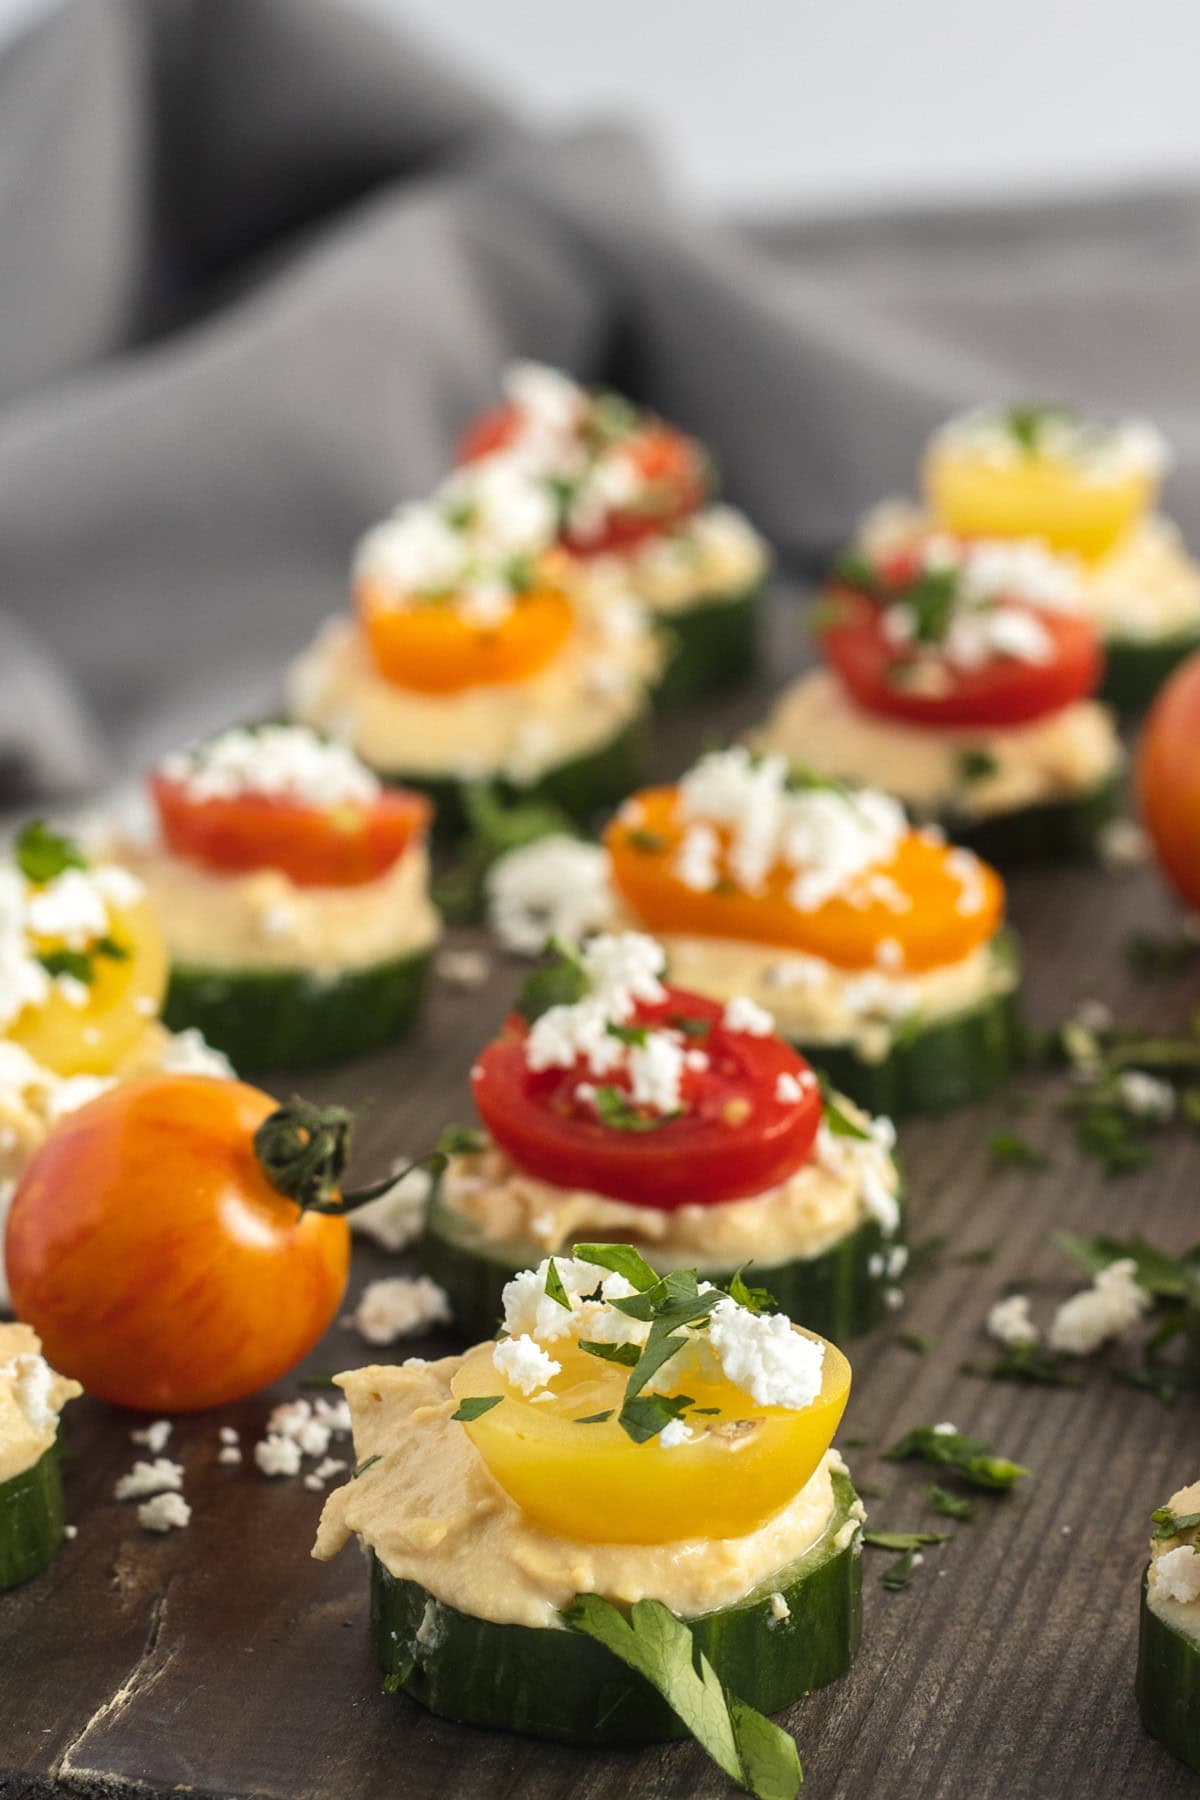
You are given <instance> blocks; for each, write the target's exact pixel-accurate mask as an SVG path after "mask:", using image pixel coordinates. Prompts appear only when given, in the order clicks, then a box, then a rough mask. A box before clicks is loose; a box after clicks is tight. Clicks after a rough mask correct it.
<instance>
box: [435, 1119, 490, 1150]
mask: <svg viewBox="0 0 1200 1800" xmlns="http://www.w3.org/2000/svg"><path fill="white" fill-rule="evenodd" d="M487 1146H488V1141H487V1134H486V1133H485V1132H482V1131H480V1130H479V1129H478V1127H477V1126H475V1125H447V1126H446V1129H445V1130H444V1131H443V1132H442V1135H441V1137H440V1138H439V1139H438V1141H437V1147H438V1151H439V1154H440V1155H442V1156H478V1155H479V1154H480V1153H481V1152H482V1151H484V1150H486V1149H487Z"/></svg>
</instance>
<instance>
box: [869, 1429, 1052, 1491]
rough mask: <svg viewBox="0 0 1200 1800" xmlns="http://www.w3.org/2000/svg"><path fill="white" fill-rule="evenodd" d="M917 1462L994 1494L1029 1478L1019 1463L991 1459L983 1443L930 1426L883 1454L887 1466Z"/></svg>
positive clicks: (987, 1447) (916, 1430)
mask: <svg viewBox="0 0 1200 1800" xmlns="http://www.w3.org/2000/svg"><path fill="white" fill-rule="evenodd" d="M918 1459H919V1460H921V1461H924V1462H927V1463H928V1464H929V1465H930V1467H931V1468H935V1469H945V1470H946V1471H947V1472H948V1473H949V1474H952V1475H956V1476H957V1477H958V1478H959V1480H960V1481H965V1482H967V1483H968V1484H969V1485H970V1486H971V1487H979V1488H987V1489H989V1490H992V1491H994V1492H1006V1491H1007V1490H1008V1489H1010V1488H1012V1487H1014V1486H1015V1485H1016V1483H1017V1482H1018V1481H1019V1480H1020V1478H1021V1476H1022V1475H1028V1474H1029V1470H1028V1469H1025V1468H1022V1467H1021V1465H1020V1463H1015V1462H1010V1461H1009V1460H1008V1458H1007V1457H1005V1456H996V1455H994V1454H993V1451H992V1447H991V1445H990V1444H986V1443H984V1442H983V1441H982V1439H980V1438H970V1437H965V1436H964V1435H963V1434H962V1432H960V1431H937V1430H935V1428H934V1427H933V1426H932V1425H918V1426H917V1427H916V1429H915V1430H913V1431H910V1432H907V1433H906V1434H905V1436H904V1437H902V1438H901V1439H900V1441H899V1442H898V1443H895V1444H893V1445H892V1447H891V1449H890V1450H887V1451H885V1452H884V1460H885V1461H886V1462H911V1461H914V1460H918Z"/></svg>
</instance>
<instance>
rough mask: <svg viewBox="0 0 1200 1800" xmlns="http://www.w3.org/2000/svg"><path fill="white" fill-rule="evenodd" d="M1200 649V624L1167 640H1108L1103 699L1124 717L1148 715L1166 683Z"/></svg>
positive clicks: (1171, 635)
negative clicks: (1147, 710) (1154, 700)
mask: <svg viewBox="0 0 1200 1800" xmlns="http://www.w3.org/2000/svg"><path fill="white" fill-rule="evenodd" d="M1195 650H1200V625H1197V626H1194V627H1192V628H1191V629H1190V630H1187V631H1174V632H1172V633H1171V634H1170V635H1169V636H1167V637H1152V638H1124V637H1113V638H1108V639H1107V640H1106V642H1105V645H1104V657H1105V661H1104V680H1103V682H1102V683H1101V686H1100V696H1099V697H1100V699H1101V700H1106V701H1107V702H1108V704H1109V705H1110V706H1112V707H1115V708H1116V710H1117V712H1119V713H1120V714H1121V715H1122V716H1123V717H1124V718H1130V717H1132V716H1133V715H1135V714H1137V713H1141V712H1145V710H1146V708H1147V707H1148V706H1149V705H1150V702H1151V701H1152V700H1153V698H1154V696H1155V694H1156V693H1157V692H1158V690H1159V688H1160V687H1161V686H1162V684H1163V682H1164V681H1166V680H1167V678H1168V677H1169V676H1170V675H1172V674H1173V673H1174V672H1175V670H1176V669H1177V668H1178V667H1179V665H1180V663H1181V662H1184V661H1185V660H1186V658H1187V657H1189V656H1191V654H1192V652H1193V651H1195Z"/></svg>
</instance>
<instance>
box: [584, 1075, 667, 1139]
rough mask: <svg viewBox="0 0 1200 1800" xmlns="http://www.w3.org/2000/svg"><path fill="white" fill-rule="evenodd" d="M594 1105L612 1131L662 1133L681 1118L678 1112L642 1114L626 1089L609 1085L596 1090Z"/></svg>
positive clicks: (602, 1120) (601, 1120)
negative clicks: (665, 1126) (664, 1127)
mask: <svg viewBox="0 0 1200 1800" xmlns="http://www.w3.org/2000/svg"><path fill="white" fill-rule="evenodd" d="M592 1104H593V1105H594V1106H595V1108H596V1116H597V1117H598V1119H599V1120H600V1123H601V1124H602V1125H607V1126H608V1127H609V1129H610V1130H612V1131H661V1129H662V1127H663V1126H664V1125H668V1124H670V1122H671V1120H672V1119H677V1118H678V1117H679V1114H678V1113H677V1112H673V1113H647V1112H642V1111H640V1110H639V1108H638V1107H636V1106H635V1105H634V1103H633V1101H632V1100H631V1099H630V1097H629V1095H628V1093H627V1092H626V1090H625V1089H624V1088H619V1087H613V1086H612V1085H611V1084H607V1083H606V1084H605V1086H603V1087H598V1088H596V1090H595V1091H594V1093H593V1095H592Z"/></svg>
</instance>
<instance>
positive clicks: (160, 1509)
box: [137, 1493, 192, 1531]
mask: <svg viewBox="0 0 1200 1800" xmlns="http://www.w3.org/2000/svg"><path fill="white" fill-rule="evenodd" d="M191 1516H192V1509H191V1507H190V1506H189V1505H188V1503H187V1501H186V1500H185V1499H184V1497H183V1495H182V1494H176V1493H165V1494H156V1495H155V1496H154V1498H153V1500H145V1501H143V1502H142V1504H141V1506H139V1507H138V1509H137V1518H138V1524H139V1525H140V1526H141V1528H142V1530H143V1531H182V1530H183V1529H184V1527H185V1526H186V1525H187V1524H188V1523H189V1522H190V1520H191Z"/></svg>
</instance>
